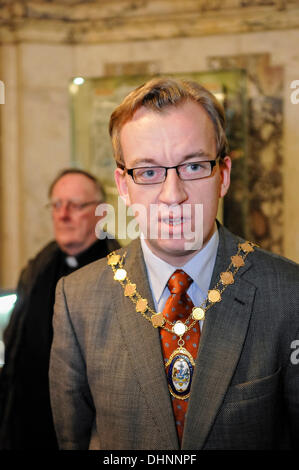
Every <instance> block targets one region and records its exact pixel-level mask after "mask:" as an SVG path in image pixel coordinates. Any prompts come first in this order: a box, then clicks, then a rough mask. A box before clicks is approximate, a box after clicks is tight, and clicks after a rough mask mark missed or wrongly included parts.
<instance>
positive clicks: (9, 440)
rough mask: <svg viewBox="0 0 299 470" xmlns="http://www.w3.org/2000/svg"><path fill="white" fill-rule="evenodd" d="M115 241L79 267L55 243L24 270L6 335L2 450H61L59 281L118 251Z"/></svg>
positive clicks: (84, 257) (91, 252) (0, 385)
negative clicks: (55, 402) (56, 364)
mask: <svg viewBox="0 0 299 470" xmlns="http://www.w3.org/2000/svg"><path fill="white" fill-rule="evenodd" d="M118 247H119V245H118V243H117V242H116V240H114V239H104V240H97V241H96V242H95V243H94V244H93V245H91V246H90V247H89V248H88V249H87V250H86V251H84V252H82V253H80V254H79V255H77V256H76V257H75V258H76V261H77V266H75V267H71V266H69V265H68V264H67V260H66V258H67V255H66V254H65V253H64V252H63V251H62V250H61V249H60V248H59V247H58V245H57V243H56V242H54V241H53V242H50V243H49V244H48V245H47V246H46V247H44V248H43V249H42V250H41V252H39V253H38V254H37V256H36V257H35V258H34V259H32V260H30V261H29V263H28V265H27V266H26V267H25V268H24V269H23V271H22V273H21V275H20V278H19V282H18V287H17V295H18V299H17V302H16V305H15V307H14V310H13V312H12V315H11V319H10V322H9V324H8V326H7V328H6V330H5V332H4V343H5V365H4V366H3V369H2V371H1V374H0V449H1V450H3V449H4V450H23V449H52V450H55V449H57V448H58V447H57V440H56V435H55V430H54V425H53V419H52V412H51V407H50V396H49V379H48V369H49V357H50V349H51V343H52V337H53V328H52V317H53V306H54V301H55V288H56V284H57V282H58V280H59V279H60V278H61V277H62V276H66V275H68V274H70V273H71V272H73V271H75V270H76V269H78V268H80V267H83V266H85V265H87V264H89V263H91V262H93V261H95V260H97V259H99V258H102V257H105V256H106V255H107V254H108V253H109V252H110V251H113V250H114V249H117V248H118Z"/></svg>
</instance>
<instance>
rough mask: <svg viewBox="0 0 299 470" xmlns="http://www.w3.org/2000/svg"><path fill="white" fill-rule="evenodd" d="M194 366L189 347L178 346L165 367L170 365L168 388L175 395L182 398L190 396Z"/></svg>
mask: <svg viewBox="0 0 299 470" xmlns="http://www.w3.org/2000/svg"><path fill="white" fill-rule="evenodd" d="M194 366H195V362H194V360H193V357H192V355H191V354H190V353H189V352H188V351H187V349H185V348H178V349H176V350H175V351H174V352H173V353H172V354H171V356H170V358H169V360H168V362H167V363H166V364H165V368H166V369H167V367H169V369H168V372H167V379H168V388H169V391H170V393H171V395H172V396H173V397H175V398H179V399H180V400H185V399H186V398H188V397H189V395H190V388H191V382H192V376H193V369H194Z"/></svg>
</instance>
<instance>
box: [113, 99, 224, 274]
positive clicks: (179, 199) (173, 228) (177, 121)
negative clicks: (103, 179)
mask: <svg viewBox="0 0 299 470" xmlns="http://www.w3.org/2000/svg"><path fill="white" fill-rule="evenodd" d="M120 139H121V146H122V151H123V156H124V161H125V166H126V168H135V167H142V166H155V165H162V166H174V165H179V164H182V163H186V162H192V161H193V162H195V161H199V160H214V159H215V158H216V154H217V151H216V142H215V131H214V126H213V124H212V121H211V119H210V117H209V116H208V114H207V113H206V111H205V110H204V109H203V108H202V107H201V106H200V105H198V104H196V103H194V102H191V101H188V102H186V103H185V104H183V105H181V106H179V107H177V108H175V107H172V108H169V109H168V110H167V111H166V112H164V113H162V114H159V113H156V112H153V111H149V110H147V109H145V108H141V109H139V110H138V111H137V112H136V113H135V115H134V117H133V119H132V120H131V121H129V122H127V123H126V124H125V125H124V126H123V128H122V129H121V135H120ZM229 175H230V159H229V157H226V158H225V162H224V165H221V166H219V165H217V166H216V168H215V169H214V171H213V173H212V175H211V176H210V177H208V178H205V179H201V180H193V181H182V180H180V178H179V177H178V175H177V173H176V171H175V170H168V176H167V178H166V181H165V182H164V183H159V184H155V185H148V186H144V185H138V184H135V183H134V181H133V179H132V178H131V176H130V175H128V174H123V170H121V169H117V170H116V172H115V177H116V182H117V186H118V189H119V192H120V194H121V195H122V196H123V197H124V198H125V201H126V204H127V205H132V204H135V203H139V204H143V205H144V206H145V207H146V209H147V215H148V218H149V208H150V205H151V204H156V205H159V206H160V207H161V213H163V207H164V208H165V207H173V208H174V214H175V215H174V217H175V218H174V219H172V220H171V219H170V220H169V221H168V222H167V220H165V219H163V216H161V217H159V218H158V226H159V228H160V229H161V230H162V229H163V230H164V229H168V230H169V233H170V234H172V236H171V237H170V238H169V239H161V238H159V239H147V243H148V245H149V247H150V248H151V250H152V251H153V252H154V253H155V254H156V255H157V256H159V257H160V258H162V259H164V260H165V261H167V262H169V263H171V264H174V265H177V266H179V265H182V264H184V262H186V260H187V259H188V258H189V257H192V256H193V255H194V254H195V252H188V251H186V249H185V247H186V239H185V238H184V235H183V234H184V233H185V231H184V224H186V221H185V220H184V219H183V217H182V212H183V210H182V209H183V208H184V206H185V205H189V207H192V208H193V209H194V207H195V206H196V205H197V204H202V205H203V243H204V244H205V243H206V242H207V241H208V240H209V238H210V237H211V236H212V234H213V232H214V230H215V218H216V214H217V209H218V201H219V197H223V196H224V195H225V194H226V192H227V190H228V187H229V181H230V180H229ZM191 219H192V220H191V227H192V229H193V230H194V228H195V226H196V220H195V211H194V210H192V216H191ZM142 224H143V221H142V220H141V221H140V225H141V230H142V231H143V227H142ZM189 224H190V221H189ZM180 234H181V235H182V236H181V237H180V239H177V237H178V236H179V235H180ZM147 235H148V233H147ZM174 235H175V236H174Z"/></svg>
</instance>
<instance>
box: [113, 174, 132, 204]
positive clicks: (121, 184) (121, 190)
mask: <svg viewBox="0 0 299 470" xmlns="http://www.w3.org/2000/svg"><path fill="white" fill-rule="evenodd" d="M114 179H115V183H116V186H117V190H118V194H119V195H120V197H121V198H122V200H123V201H124V203H125V204H126V206H129V205H130V196H129V191H128V185H127V178H126V174H125V171H124V170H122V169H121V168H116V170H115V171H114Z"/></svg>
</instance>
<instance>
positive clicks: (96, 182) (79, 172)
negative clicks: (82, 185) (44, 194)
mask: <svg viewBox="0 0 299 470" xmlns="http://www.w3.org/2000/svg"><path fill="white" fill-rule="evenodd" d="M65 175H83V176H86V178H88V179H90V180H91V181H92V182H93V183H94V185H95V189H96V192H97V193H98V197H99V202H100V199H101V201H102V200H105V199H106V194H105V190H104V188H103V186H102V185H101V183H100V182H99V180H98V179H97V178H96V177H95V176H94V175H92V174H91V173H89V172H88V171H86V170H81V169H80V168H65V169H64V170H61V171H60V172H59V173H58V175H57V176H56V177H55V178H54V180H53V181H52V183H51V184H50V187H49V191H48V197H51V195H52V192H53V189H54V186H55V184H56V183H58V181H59V180H60V179H61V178H62V177H63V176H65Z"/></svg>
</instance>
